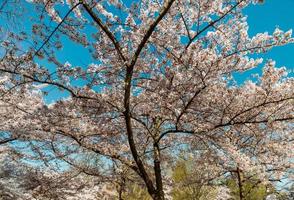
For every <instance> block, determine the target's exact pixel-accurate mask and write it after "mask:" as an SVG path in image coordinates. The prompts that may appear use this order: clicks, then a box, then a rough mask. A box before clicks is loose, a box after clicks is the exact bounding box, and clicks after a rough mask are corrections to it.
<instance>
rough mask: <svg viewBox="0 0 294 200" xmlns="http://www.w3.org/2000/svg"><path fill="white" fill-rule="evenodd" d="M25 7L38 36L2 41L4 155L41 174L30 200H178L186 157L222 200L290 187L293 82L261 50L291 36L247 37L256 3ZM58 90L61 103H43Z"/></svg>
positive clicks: (50, 1) (40, 2)
mask: <svg viewBox="0 0 294 200" xmlns="http://www.w3.org/2000/svg"><path fill="white" fill-rule="evenodd" d="M5 2H7V5H8V4H9V3H10V1H5ZM12 2H21V1H12ZM28 2H29V3H30V6H31V7H32V8H34V9H35V10H34V11H33V12H31V13H30V15H31V16H32V18H31V19H27V20H31V21H30V23H29V26H30V29H29V31H25V30H23V31H17V30H16V31H13V30H8V29H7V30H5V33H7V34H3V35H2V36H1V50H0V55H1V60H0V107H1V109H0V148H1V149H0V150H1V157H2V155H4V154H5V156H7V157H8V158H9V159H12V160H17V163H19V164H18V165H20V166H24V167H25V168H26V169H27V170H28V174H30V173H31V174H32V172H33V171H34V170H36V172H35V176H36V177H37V178H38V179H39V181H35V182H36V183H38V184H37V185H36V186H34V187H32V188H29V189H27V191H29V192H28V195H31V196H30V197H29V198H31V199H33V198H35V199H62V198H63V199H64V198H65V199H79V198H83V199H95V198H96V199H99V198H100V199H101V198H107V196H108V197H109V198H114V199H128V197H126V195H127V194H129V195H133V196H134V197H129V199H131V198H139V197H138V196H137V197H136V195H139V193H140V195H143V196H147V197H146V199H148V198H152V199H154V200H164V199H171V198H172V196H173V191H175V188H177V187H178V184H179V183H178V182H181V181H182V180H181V177H186V176H188V175H187V173H188V172H187V171H185V166H181V167H180V168H182V171H178V169H176V171H177V172H175V173H179V174H178V175H176V174H174V175H172V173H171V169H172V167H174V166H175V165H176V164H177V162H178V158H179V156H180V154H181V152H186V154H187V155H190V156H191V157H193V159H194V162H193V165H191V168H194V167H195V169H197V170H198V172H205V173H201V184H202V185H203V187H204V188H206V189H209V188H220V187H221V188H222V192H216V193H215V194H214V197H213V198H215V199H219V200H220V199H230V198H237V199H240V200H245V199H246V200H247V197H246V195H247V193H248V190H249V188H253V191H255V194H254V195H257V196H258V195H261V196H262V198H264V195H265V193H266V192H267V191H266V190H265V189H266V188H269V187H272V186H275V183H276V182H283V183H284V182H285V181H291V170H292V171H293V119H294V80H293V78H291V77H290V76H289V75H288V71H287V69H286V68H285V67H279V66H276V63H275V61H273V60H266V61H263V59H262V53H264V52H267V51H269V50H270V49H272V48H274V47H276V46H281V45H287V44H289V43H293V41H294V39H293V38H292V30H285V31H283V30H281V29H280V28H276V29H275V30H274V32H273V33H268V32H264V33H258V34H256V35H255V36H249V34H248V28H249V26H248V23H247V18H246V16H244V14H243V12H242V10H243V9H244V8H246V7H247V6H249V5H250V4H256V3H258V2H260V1H257V0H206V1H202V0H154V1H153V0H141V1H123V0H109V1H106V0H99V1H98V0H67V1H64V0H29V1H28ZM7 5H6V3H4V4H3V6H7ZM0 6H1V4H0ZM6 8H7V7H6ZM2 10H3V9H2ZM8 10H9V11H11V12H12V13H13V12H14V11H13V10H14V7H13V6H8ZM0 11H1V7H0ZM0 14H1V12H0ZM24 20H26V19H24ZM69 43H74V44H75V45H74V47H75V48H72V49H71V51H72V52H82V51H83V52H84V51H86V52H88V53H89V54H88V55H89V58H86V57H85V56H84V54H83V56H82V58H81V59H82V60H83V62H82V63H83V64H82V65H79V66H78V65H76V64H75V63H74V59H75V58H74V57H66V58H65V59H66V60H64V57H62V58H61V57H60V54H61V53H62V50H63V48H65V47H66V46H67V45H69ZM88 61H89V62H88ZM258 66H262V74H259V75H256V76H255V77H254V78H252V79H250V80H248V81H245V82H244V83H242V84H238V83H237V82H236V77H237V76H239V75H240V73H242V72H245V71H249V70H251V69H253V68H256V67H258ZM56 89H57V90H58V91H59V93H63V94H65V95H66V97H65V98H61V99H56V100H54V101H53V103H50V104H48V103H46V99H47V98H49V97H50V96H51V98H53V99H54V95H56V93H54V92H52V91H53V90H56ZM2 149H3V152H2ZM5 162H7V163H10V161H4V163H5ZM11 162H12V161H11ZM205 170H207V171H205ZM39 173H41V174H44V175H43V176H39V175H38V174H39ZM36 174H37V175H36ZM22 175H26V174H25V172H24V174H22ZM229 175H230V176H229ZM20 176H21V175H20ZM29 176H33V175H29ZM173 176H174V178H173ZM178 176H179V177H180V178H177V177H178ZM193 176H195V174H194V175H193ZM228 177H231V178H228ZM186 178H188V177H186ZM224 179H228V183H227V184H223V185H221V183H224V182H223V180H224ZM252 180H254V181H257V182H258V184H257V185H254V184H255V183H256V182H254V181H253V182H252ZM230 181H231V182H230ZM33 182H34V181H33ZM63 183H64V184H63ZM65 183H67V184H65ZM132 183H133V184H132ZM0 187H2V185H0ZM101 188H102V189H101ZM179 188H180V190H182V191H185V190H186V189H182V188H183V187H179ZM191 188H192V190H194V189H195V190H194V192H197V191H196V189H197V188H195V187H191ZM191 188H190V189H191ZM236 188H238V189H237V191H238V192H237V193H236V195H237V196H236V197H235V196H234V195H235V193H234V190H235V189H236ZM190 189H188V190H190ZM1 190H2V189H1V188H0V191H1ZM215 190H217V189H215ZM250 190H251V189H250ZM45 191H47V192H45ZM48 191H49V193H50V191H56V192H52V193H50V194H48V195H47V193H48ZM132 191H133V192H132ZM10 192H11V191H10ZM202 192H203V191H202ZM8 193H9V192H8ZM87 193H89V194H87ZM184 193H185V195H188V193H189V192H184ZM249 193H250V192H249ZM86 194H87V195H86ZM193 194H195V193H193ZM38 195H43V196H38ZM46 195H47V196H46ZM174 196H175V195H174ZM192 196H193V195H192ZM194 197H195V196H193V198H194ZM142 198H143V197H142ZM181 198H182V197H181ZM183 198H184V199H185V198H188V197H183ZM256 198H261V197H256ZM253 199H254V198H253Z"/></svg>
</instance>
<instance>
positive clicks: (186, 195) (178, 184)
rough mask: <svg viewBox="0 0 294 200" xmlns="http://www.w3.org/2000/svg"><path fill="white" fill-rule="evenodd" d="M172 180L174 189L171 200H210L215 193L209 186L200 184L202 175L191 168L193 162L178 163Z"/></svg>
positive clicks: (213, 197)
mask: <svg viewBox="0 0 294 200" xmlns="http://www.w3.org/2000/svg"><path fill="white" fill-rule="evenodd" d="M172 178H173V181H174V183H175V187H174V188H173V189H172V197H173V200H211V199H215V195H216V191H215V189H213V188H212V187H211V186H207V185H205V184H203V183H201V178H202V174H201V172H200V171H197V170H195V169H194V167H193V162H192V161H191V160H188V161H178V162H177V164H176V166H175V168H174V170H173V172H172Z"/></svg>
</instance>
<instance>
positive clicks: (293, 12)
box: [0, 0, 294, 103]
mask: <svg viewBox="0 0 294 200" xmlns="http://www.w3.org/2000/svg"><path fill="white" fill-rule="evenodd" d="M23 1H24V0H23ZM24 6H25V9H27V13H26V14H25V16H24V17H23V18H22V19H21V20H22V21H21V25H20V26H18V27H13V28H14V30H17V31H21V30H25V31H30V29H31V26H32V24H31V22H30V20H29V18H30V17H33V16H32V13H33V9H32V7H31V5H30V4H28V3H24ZM67 9H68V8H66V10H67ZM244 14H245V15H247V16H248V24H249V34H250V36H254V35H255V34H256V33H259V32H269V33H272V32H273V31H274V29H275V28H276V27H279V28H280V29H282V30H285V31H287V30H289V29H294V0H265V3H264V4H262V5H260V4H258V5H250V6H249V7H247V8H246V9H245V10H244ZM0 25H2V26H3V25H4V26H7V23H6V22H5V21H4V20H3V19H0ZM53 26H55V25H54V24H53ZM62 41H63V43H64V48H63V49H62V50H61V52H60V53H58V58H59V59H60V60H61V61H62V62H65V61H67V60H68V61H70V62H71V63H72V64H73V65H79V66H85V65H87V64H88V63H91V62H95V60H93V59H92V58H91V55H90V54H89V53H88V50H87V49H85V48H84V47H81V46H80V45H77V44H75V43H73V42H71V41H69V40H68V39H67V38H63V39H62ZM258 57H262V58H264V60H267V59H273V60H275V61H276V63H277V66H286V67H287V69H289V70H294V44H289V45H286V46H281V47H275V48H273V49H272V50H270V51H269V52H267V53H265V54H259V55H258ZM41 64H44V65H46V66H49V68H50V64H48V63H47V62H46V61H41ZM260 72H261V67H258V68H256V69H253V70H250V71H247V72H245V73H243V74H238V75H237V76H235V78H236V80H237V82H238V83H242V82H244V80H247V79H249V78H250V75H251V74H254V73H260ZM292 76H293V73H292ZM65 96H67V94H62V93H61V92H60V91H58V90H56V89H54V90H51V92H50V95H49V96H47V97H46V99H45V100H46V102H47V103H50V102H52V101H55V100H56V99H58V98H62V97H65Z"/></svg>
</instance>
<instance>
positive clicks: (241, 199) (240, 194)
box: [237, 167, 244, 200]
mask: <svg viewBox="0 0 294 200" xmlns="http://www.w3.org/2000/svg"><path fill="white" fill-rule="evenodd" d="M237 178H238V186H239V198H240V200H243V199H244V197H243V188H242V177H241V174H240V169H239V167H237Z"/></svg>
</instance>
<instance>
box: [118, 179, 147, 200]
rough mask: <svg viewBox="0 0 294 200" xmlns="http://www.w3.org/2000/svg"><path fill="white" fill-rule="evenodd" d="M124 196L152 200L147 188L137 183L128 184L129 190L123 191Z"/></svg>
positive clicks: (136, 199) (127, 199)
mask: <svg viewBox="0 0 294 200" xmlns="http://www.w3.org/2000/svg"><path fill="white" fill-rule="evenodd" d="M122 197H123V198H122V199H126V200H138V199H140V200H152V198H151V197H150V195H149V194H148V192H147V190H146V189H143V188H142V187H140V186H139V185H137V184H135V183H133V184H129V185H128V188H127V191H125V192H124V193H123V195H122Z"/></svg>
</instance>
